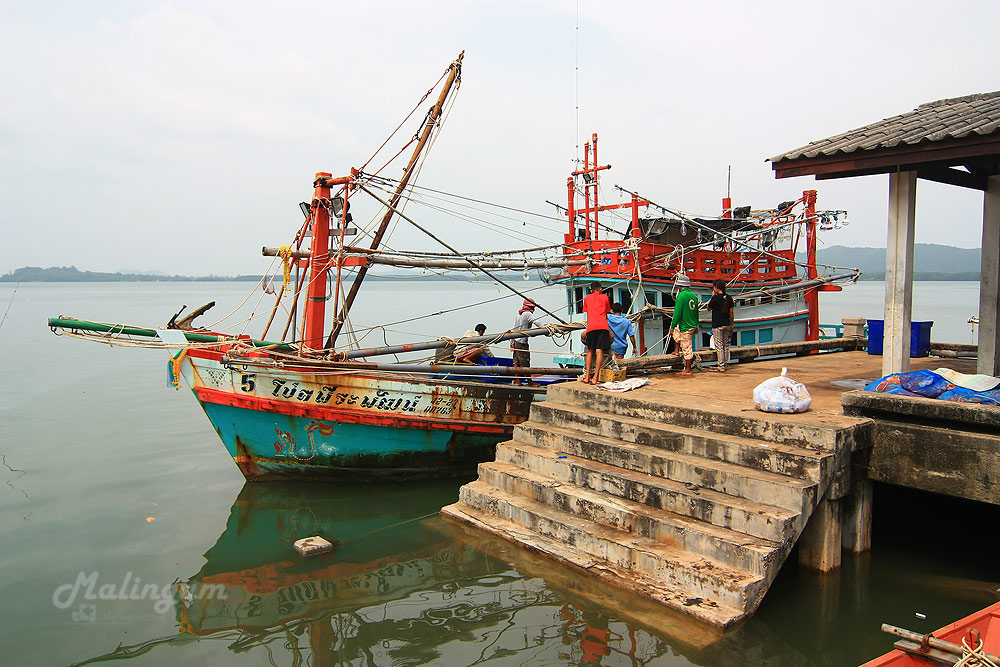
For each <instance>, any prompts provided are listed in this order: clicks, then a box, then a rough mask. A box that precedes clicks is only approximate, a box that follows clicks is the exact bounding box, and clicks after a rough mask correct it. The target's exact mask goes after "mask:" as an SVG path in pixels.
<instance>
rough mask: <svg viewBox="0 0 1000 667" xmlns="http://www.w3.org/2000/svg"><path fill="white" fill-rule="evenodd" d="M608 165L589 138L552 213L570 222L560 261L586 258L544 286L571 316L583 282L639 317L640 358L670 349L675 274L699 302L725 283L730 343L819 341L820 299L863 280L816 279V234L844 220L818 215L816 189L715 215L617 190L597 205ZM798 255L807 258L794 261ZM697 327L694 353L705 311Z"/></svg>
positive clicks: (707, 334)
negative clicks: (731, 314) (730, 304)
mask: <svg viewBox="0 0 1000 667" xmlns="http://www.w3.org/2000/svg"><path fill="white" fill-rule="evenodd" d="M610 168H611V167H610V165H607V164H604V165H602V164H600V162H599V161H598V158H597V133H594V134H593V136H592V137H591V140H590V141H589V142H588V143H586V144H585V145H584V152H583V161H582V164H581V165H580V168H579V169H577V170H575V171H573V173H572V174H571V175H570V177H569V178H568V179H567V181H566V191H567V205H566V207H561V206H560V207H558V208H559V209H560V211H561V212H563V213H564V214H565V215H566V217H567V219H568V221H569V226H568V230H567V232H566V234H565V236H564V243H563V245H562V252H563V254H564V256H565V257H566V258H567V259H581V258H583V259H584V260H585V261H583V262H567V263H566V265H565V269H563V270H562V271H556V272H552V273H549V274H547V275H545V279H546V280H548V281H549V282H551V283H552V284H556V285H561V286H564V287H565V288H566V295H567V301H568V303H569V309H570V312H571V313H572V314H574V315H580V314H582V313H583V300H584V296H585V295H586V293H587V291H588V289H589V287H590V285H591V284H592V283H594V282H597V283H600V285H601V286H602V288H603V289H604V291H605V293H607V294H609V296H611V298H612V300H613V301H617V302H618V303H621V304H622V306H623V310H624V312H626V313H629V312H631V313H633V315H638V317H636V320H637V321H636V324H637V326H636V333H637V341H636V342H637V343H638V349H639V352H640V354H652V355H657V354H664V353H665V352H668V351H669V350H670V349H672V343H673V341H671V340H670V337H669V331H668V329H669V316H670V315H671V313H672V309H673V305H674V298H675V296H676V293H677V292H676V290H675V287H674V281H675V280H676V278H677V276H678V275H680V274H684V275H686V276H687V277H688V278H689V279H690V281H691V289H692V290H693V291H694V292H695V294H697V295H698V297H699V299H700V300H701V301H702V302H705V301H707V300H708V299H709V298H710V297H711V295H712V283H713V282H714V281H716V280H718V279H722V280H724V281H725V282H726V285H727V293H728V294H729V295H730V296H732V297H733V299H734V301H735V306H736V307H735V309H734V311H735V321H734V326H733V331H732V333H731V334H730V335H731V336H732V340H731V341H730V342H731V345H733V346H736V345H741V346H742V345H764V344H770V343H792V342H800V341H804V340H817V339H818V338H819V336H820V328H819V292H822V291H840V290H841V289H842V287H841V286H840V285H839V284H838V283H843V282H853V281H856V280H857V278H858V277H859V275H860V272H859V271H858V270H857V269H853V268H845V267H825V269H826V270H825V271H824V272H823V273H822V274H821V272H820V270H819V266H818V263H817V259H816V250H817V230H819V229H824V230H830V229H836V228H840V227H842V226H844V225H846V224H848V219H847V211H844V210H818V209H817V206H816V203H817V201H816V200H817V192H816V191H815V190H806V191H804V192H803V193H802V196H801V197H799V198H797V199H793V200H788V201H783V202H781V203H779V204H778V205H776V206H774V207H773V208H763V209H754V208H752V207H750V206H738V207H734V206H733V204H732V198H731V197H729V196H727V197H725V198H723V199H722V211H721V213H720V214H719V215H718V216H697V215H692V214H685V213H682V212H680V211H678V210H676V209H674V208H668V207H666V206H663V205H661V204H659V203H657V202H655V201H652V200H650V199H649V198H646V197H643V196H640V195H639V194H638V193H637V192H634V191H631V190H628V189H626V188H623V187H621V186H618V185H615V186H614V188H615V190H617V191H618V192H619V195H620V197H621V198H622V201H620V202H618V203H603V204H602V203H600V202H601V201H602V197H601V196H600V191H599V188H600V184H601V175H602V173H603V172H605V171H606V170H608V169H610ZM623 212H624V213H626V214H627V215H624V216H623V215H622V213H623ZM602 213H603V214H604V216H602V215H601V214H602ZM606 221H607V222H606ZM622 223H624V224H622ZM800 254H802V255H804V258H803V259H804V261H800V260H799V259H797V257H798V256H799V255H800ZM701 320H702V327H701V329H700V331H701V335H700V336H699V337H698V338H697V339H696V340H694V341H693V347H694V349H696V350H697V349H703V348H710V347H711V346H712V341H711V318H710V317H708V313H707V311H705V310H702V314H701ZM563 361H568V362H571V363H572V360H570V359H563ZM576 363H580V362H579V361H577V362H576Z"/></svg>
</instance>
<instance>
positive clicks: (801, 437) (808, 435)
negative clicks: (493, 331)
mask: <svg viewBox="0 0 1000 667" xmlns="http://www.w3.org/2000/svg"><path fill="white" fill-rule="evenodd" d="M545 402H546V403H558V404H561V405H566V406H570V407H573V408H576V407H580V408H586V409H588V410H594V411H597V412H605V413H607V411H608V409H609V407H611V406H613V408H614V415H616V416H622V417H634V418H638V419H646V420H649V421H651V422H658V423H668V424H675V425H677V426H684V427H687V428H696V429H703V430H711V431H714V432H716V433H724V434H726V435H739V436H742V437H745V438H754V439H759V440H766V441H769V442H784V443H786V444H795V445H798V446H800V447H805V448H818V449H822V450H828V451H835V450H840V449H843V448H846V449H847V451H854V449H856V448H857V446H856V445H857V444H858V442H859V439H863V435H864V433H865V432H866V430H867V429H868V428H870V427H871V421H870V420H867V419H859V418H856V417H847V416H843V415H832V414H826V413H812V412H807V413H804V414H797V415H783V414H772V413H763V412H757V411H755V410H752V409H750V410H743V409H742V408H741V407H740V406H741V405H743V406H745V405H747V404H749V402H740V403H736V402H734V401H732V400H729V399H727V398H723V397H719V398H709V397H705V396H696V395H685V394H680V393H675V392H669V393H668V392H661V391H657V390H656V389H654V388H647V387H643V388H642V389H640V390H638V391H636V392H630V393H629V394H616V395H615V397H614V401H613V402H612V401H610V400H609V398H608V394H607V393H605V392H602V391H600V390H597V389H593V388H591V387H589V386H588V385H584V384H582V383H580V382H565V383H562V384H557V385H552V386H551V387H549V390H548V392H547V394H546V399H545ZM609 416H611V415H609Z"/></svg>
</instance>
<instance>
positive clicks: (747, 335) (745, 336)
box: [740, 329, 757, 345]
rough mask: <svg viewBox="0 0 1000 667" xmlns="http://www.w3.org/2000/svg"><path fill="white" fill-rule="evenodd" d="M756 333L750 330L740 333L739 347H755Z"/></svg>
mask: <svg viewBox="0 0 1000 667" xmlns="http://www.w3.org/2000/svg"><path fill="white" fill-rule="evenodd" d="M756 333H757V332H756V331H754V330H753V329H750V330H749V331H741V332H740V345H756V344H757V338H756Z"/></svg>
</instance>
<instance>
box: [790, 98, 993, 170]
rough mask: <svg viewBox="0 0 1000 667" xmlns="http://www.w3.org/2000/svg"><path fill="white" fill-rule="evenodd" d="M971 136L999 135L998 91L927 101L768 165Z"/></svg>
mask: <svg viewBox="0 0 1000 667" xmlns="http://www.w3.org/2000/svg"><path fill="white" fill-rule="evenodd" d="M973 133H975V134H979V135H988V134H994V133H1000V90H998V91H995V92H992V93H978V94H976V95H966V96H965V97H951V98H948V99H944V100H938V101H936V102H927V103H926V104H921V105H920V106H919V107H917V108H916V109H914V110H913V111H910V112H908V113H904V114H900V115H898V116H892V117H890V118H885V119H883V120H880V121H879V122H877V123H872V124H870V125H865V126H864V127H859V128H857V129H854V130H850V131H849V132H843V133H841V134H837V135H835V136H832V137H827V138H826V139H820V140H819V141H812V142H810V143H808V144H806V145H805V146H802V147H801V148H796V149H795V150H793V151H788V152H787V153H782V154H781V155H776V156H774V157H773V158H771V162H780V161H782V160H796V159H799V158H814V157H817V156H830V155H834V154H837V153H853V152H855V151H870V150H877V149H884V148H893V147H895V146H898V145H899V144H910V145H913V144H919V143H921V142H934V141H941V140H943V139H961V138H963V137H967V136H969V135H970V134H973Z"/></svg>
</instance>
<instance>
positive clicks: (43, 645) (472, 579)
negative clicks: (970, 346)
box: [0, 281, 1000, 665]
mask: <svg viewBox="0 0 1000 667" xmlns="http://www.w3.org/2000/svg"><path fill="white" fill-rule="evenodd" d="M519 285H521V286H524V287H525V288H526V289H535V288H538V287H539V286H538V285H533V284H526V285H525V284H519ZM251 287H252V285H250V284H246V283H144V284H125V283H118V284H38V283H35V284H23V285H20V286H18V287H17V291H16V294H13V289H14V287H13V286H12V285H9V284H5V285H2V286H0V308H6V307H7V305H8V304H10V308H9V312H8V314H7V317H6V321H5V322H4V323H3V325H2V327H0V442H2V445H0V454H2V457H3V459H2V461H3V465H2V466H0V467H2V474H3V480H4V485H3V486H2V487H0V488H2V493H0V499H2V500H0V502H2V505H0V506H2V514H0V522H2V523H0V533H2V538H0V545H2V546H0V549H2V558H0V604H2V615H3V617H2V622H0V658H2V661H3V663H4V664H16V665H35V664H38V665H50V664H56V665H58V664H71V663H79V662H85V661H90V660H95V659H99V658H105V659H107V658H109V657H112V656H114V657H128V658H129V659H130V660H131V661H132V662H133V663H135V664H153V665H160V664H241V665H245V664H260V665H269V664H278V665H285V664H289V665H298V664H312V665H390V664H391V665H417V664H438V665H471V664H478V663H488V664H495V665H521V664H538V665H546V664H602V665H852V664H857V663H859V662H862V661H864V660H866V659H868V658H871V657H874V656H875V655H878V654H880V653H882V652H884V651H885V650H887V649H888V648H889V647H890V646H891V641H890V640H889V639H888V638H887V637H884V636H882V635H881V634H880V633H879V630H878V628H879V625H880V624H881V623H882V622H892V623H895V624H899V625H904V626H906V627H910V628H912V629H915V630H919V631H921V632H924V631H928V630H931V629H933V628H935V627H938V626H940V625H943V624H945V623H946V622H948V621H950V620H953V619H954V618H957V617H959V616H962V615H965V614H967V613H970V612H972V611H974V610H975V609H978V608H980V607H982V606H985V604H988V603H990V602H992V601H995V600H996V599H997V598H996V595H995V594H994V593H993V592H991V590H992V587H994V586H996V585H997V584H996V583H993V582H996V581H998V580H1000V572H998V566H997V563H996V558H995V554H996V546H997V545H996V542H995V537H987V538H986V543H984V542H983V539H984V538H983V537H982V536H983V535H984V534H986V535H992V534H994V533H995V532H996V531H991V530H990V529H989V526H993V527H995V525H996V519H997V517H996V514H995V513H992V514H991V513H988V512H986V511H985V510H983V509H982V508H976V507H969V506H967V505H964V504H960V503H953V502H951V501H947V500H943V499H938V498H927V497H924V496H921V495H919V494H902V495H901V494H899V493H897V492H894V491H893V490H892V489H884V488H881V487H879V488H878V489H877V491H876V493H877V495H876V507H877V509H876V518H877V522H876V526H875V536H874V539H875V547H874V549H873V550H872V551H871V553H869V554H866V555H864V556H862V557H857V558H846V559H845V564H844V567H843V568H842V570H841V571H839V572H838V573H836V574H833V575H830V576H827V577H821V576H817V575H813V574H809V573H805V572H800V571H799V569H798V567H797V566H796V560H795V555H794V554H793V555H792V557H790V559H789V560H788V562H787V564H786V566H785V568H784V569H783V571H782V573H781V574H780V576H779V577H778V580H777V581H776V582H775V584H774V586H773V588H772V590H771V592H770V593H769V594H768V596H767V598H766V600H765V601H764V603H763V605H762V607H761V609H760V611H759V612H758V614H757V615H756V616H755V617H754V618H753V619H751V620H750V621H749V622H747V623H746V624H744V625H743V626H742V627H740V628H738V629H737V630H736V631H734V632H731V633H729V634H727V635H726V636H725V637H724V638H722V639H721V640H718V641H712V640H713V639H714V637H713V636H712V635H711V634H710V633H706V632H704V631H699V630H697V629H694V630H692V629H691V628H690V627H688V626H686V625H684V624H683V623H681V624H678V623H677V621H676V619H671V617H669V616H668V615H657V614H651V615H650V614H645V615H642V616H641V617H636V616H635V615H633V614H631V613H630V614H628V615H627V617H626V615H625V614H624V613H622V612H621V610H622V608H623V607H625V608H633V607H634V608H638V605H634V604H633V602H632V601H630V600H629V599H628V598H627V597H626V596H623V595H622V594H621V593H619V592H617V591H616V590H614V589H608V588H603V587H600V586H584V585H583V584H582V583H581V582H579V581H574V578H573V577H567V575H566V573H565V572H564V571H562V570H561V569H560V568H558V567H554V566H551V565H549V564H547V563H545V562H544V561H538V560H537V559H531V558H527V557H525V556H524V555H523V554H521V553H520V552H519V551H518V550H516V549H514V548H513V547H510V546H509V545H504V544H500V545H498V544H495V543H492V542H486V541H483V540H479V539H476V538H471V539H470V538H469V537H467V536H465V535H464V534H463V533H461V532H460V531H456V529H454V528H453V527H452V526H450V525H449V524H446V523H445V522H443V521H441V520H440V519H439V518H437V517H436V512H437V510H438V509H439V508H440V507H441V506H442V505H444V504H447V503H450V502H453V501H454V500H455V499H456V497H457V491H458V487H459V485H460V484H461V481H447V482H439V483H427V484H407V485H386V486H379V485H365V486H351V485H337V486H332V485H323V484H307V485H303V484H299V485H284V484H273V485H272V484H263V485H261V484H257V485H244V482H243V478H242V476H241V475H240V473H239V472H238V470H237V469H236V466H235V465H234V464H233V463H232V461H231V460H230V459H229V457H228V456H227V455H226V453H225V450H224V449H223V447H222V445H221V443H220V442H219V440H218V438H217V437H216V435H215V433H214V432H213V431H212V428H211V427H210V425H209V423H208V421H207V420H206V419H205V417H204V415H202V414H201V411H200V410H199V409H198V407H197V404H196V402H195V400H194V399H193V397H192V396H191V395H190V393H189V392H188V391H187V390H183V391H174V390H173V389H169V388H168V387H167V386H166V361H165V355H164V354H163V353H162V352H158V351H150V350H141V349H122V348H111V347H107V346H102V345H96V344H93V343H88V342H84V341H79V340H74V339H70V338H57V337H55V336H53V335H52V334H51V333H50V332H49V331H47V330H46V328H45V320H46V318H47V317H50V316H55V315H69V316H75V317H80V318H86V319H94V320H103V321H124V322H128V323H132V324H138V325H144V326H148V325H156V324H162V323H163V322H165V321H166V320H167V319H168V318H169V316H170V315H171V314H172V313H173V312H175V311H176V310H177V309H178V308H179V307H180V305H181V304H187V305H189V306H192V307H194V306H197V305H201V304H202V303H204V302H207V301H209V300H216V301H217V302H218V305H217V306H216V307H215V309H213V311H211V312H210V313H209V315H207V316H205V317H204V318H202V320H201V321H202V322H203V323H204V324H208V323H210V322H212V321H214V319H216V318H217V317H218V316H221V315H224V314H226V313H228V312H230V311H234V310H236V311H239V315H237V318H239V317H246V316H249V315H250V314H251V312H252V311H253V310H255V309H254V304H255V300H256V297H254V298H253V299H251V300H250V301H249V302H246V303H245V304H243V305H242V307H241V302H243V299H244V297H245V295H246V292H247V291H248V290H249V289H250V288H251ZM12 294H13V299H12V298H11V297H12ZM364 294H365V300H364V301H363V302H362V303H359V304H358V308H356V309H355V312H354V322H355V324H356V325H364V326H368V325H375V324H378V323H386V322H396V323H397V324H391V325H388V326H387V327H386V330H384V331H383V330H382V329H374V330H372V331H371V333H370V334H369V335H368V338H366V339H365V341H364V343H365V344H371V345H374V344H381V343H383V342H384V341H386V340H387V341H388V342H406V341H408V340H413V339H416V338H420V337H422V336H425V335H435V336H437V335H442V334H446V335H460V334H461V333H462V332H464V331H465V330H466V329H468V328H471V327H472V326H473V325H474V324H475V323H477V322H480V321H481V322H484V323H486V324H487V326H488V327H489V330H490V331H499V330H502V329H506V328H508V327H509V326H510V324H511V323H512V322H513V318H514V315H515V314H516V311H517V307H518V305H519V302H520V299H519V298H508V299H505V300H502V301H497V302H493V303H488V304H484V305H482V306H479V307H476V308H471V309H463V310H458V311H454V312H450V313H445V314H442V315H439V316H436V317H434V318H431V319H420V320H415V321H410V322H402V320H407V319H410V318H412V317H416V316H417V315H419V314H421V313H426V312H428V311H430V312H436V311H445V310H449V309H453V308H456V307H458V306H461V305H463V304H468V303H473V302H480V301H487V300H490V299H495V298H497V297H500V296H502V294H500V293H499V291H498V290H497V288H496V287H495V286H493V285H490V284H479V285H473V286H468V285H455V284H450V283H441V282H434V283H427V282H419V283H418V282H415V281H410V282H393V283H386V282H378V283H375V282H373V283H371V284H370V285H369V286H367V287H366V290H365V292H364ZM532 294H533V296H535V297H536V298H538V299H539V300H541V301H542V302H543V303H544V304H545V305H547V306H552V307H554V306H559V305H562V303H563V302H562V298H563V297H562V295H561V293H560V291H559V290H554V289H551V288H540V289H537V291H533V292H532ZM822 299H823V300H822V307H823V312H824V317H823V320H824V322H836V321H839V319H840V317H842V316H848V315H861V316H868V317H880V315H879V313H880V311H881V303H882V284H881V283H861V284H859V285H857V286H855V287H852V288H849V289H848V290H846V291H845V292H843V293H839V294H832V293H831V294H824V295H823V297H822ZM977 304H978V285H977V284H975V283H918V284H917V285H916V289H915V296H914V318H915V319H921V320H933V321H934V322H935V324H934V329H933V336H932V338H933V339H934V340H949V341H956V342H969V341H970V340H971V338H970V331H969V325H968V324H966V320H967V319H968V317H969V316H971V315H973V314H975V313H976V311H977ZM256 310H258V314H259V312H265V316H266V311H267V308H266V307H263V306H262V307H261V308H259V309H256ZM216 313H218V315H217V317H212V315H214V314H216ZM261 328H262V324H261V323H260V319H259V317H258V319H256V320H254V322H253V324H252V325H251V326H250V328H249V329H248V330H247V332H248V333H251V334H253V335H255V336H256V335H259V334H260V329H261ZM544 346H547V348H546V349H550V350H552V351H557V350H558V348H557V347H555V346H553V345H552V344H551V343H541V342H540V343H539V344H538V345H537V346H536V349H538V350H539V351H541V350H542V348H543V347H544ZM955 515H960V516H962V517H963V519H962V521H961V522H955V521H952V520H949V517H954V516H955ZM956 524H961V525H958V526H957V527H955V526H956ZM317 533H322V534H324V535H329V536H333V537H335V538H337V539H339V540H341V544H340V545H339V546H338V549H337V551H336V552H335V553H334V554H333V555H331V556H325V557H320V558H316V559H309V560H305V559H301V558H299V557H297V556H296V555H295V554H294V552H293V551H292V549H291V542H292V541H294V540H295V539H298V538H299V537H303V536H307V535H312V534H317ZM924 535H932V536H933V538H932V539H926V540H925V539H923V537H922V536H924ZM991 539H992V540H993V541H990V540H991ZM88 591H89V593H90V595H88ZM917 612H920V613H922V614H925V615H926V616H927V619H926V620H920V619H918V618H916V617H915V613H917Z"/></svg>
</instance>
